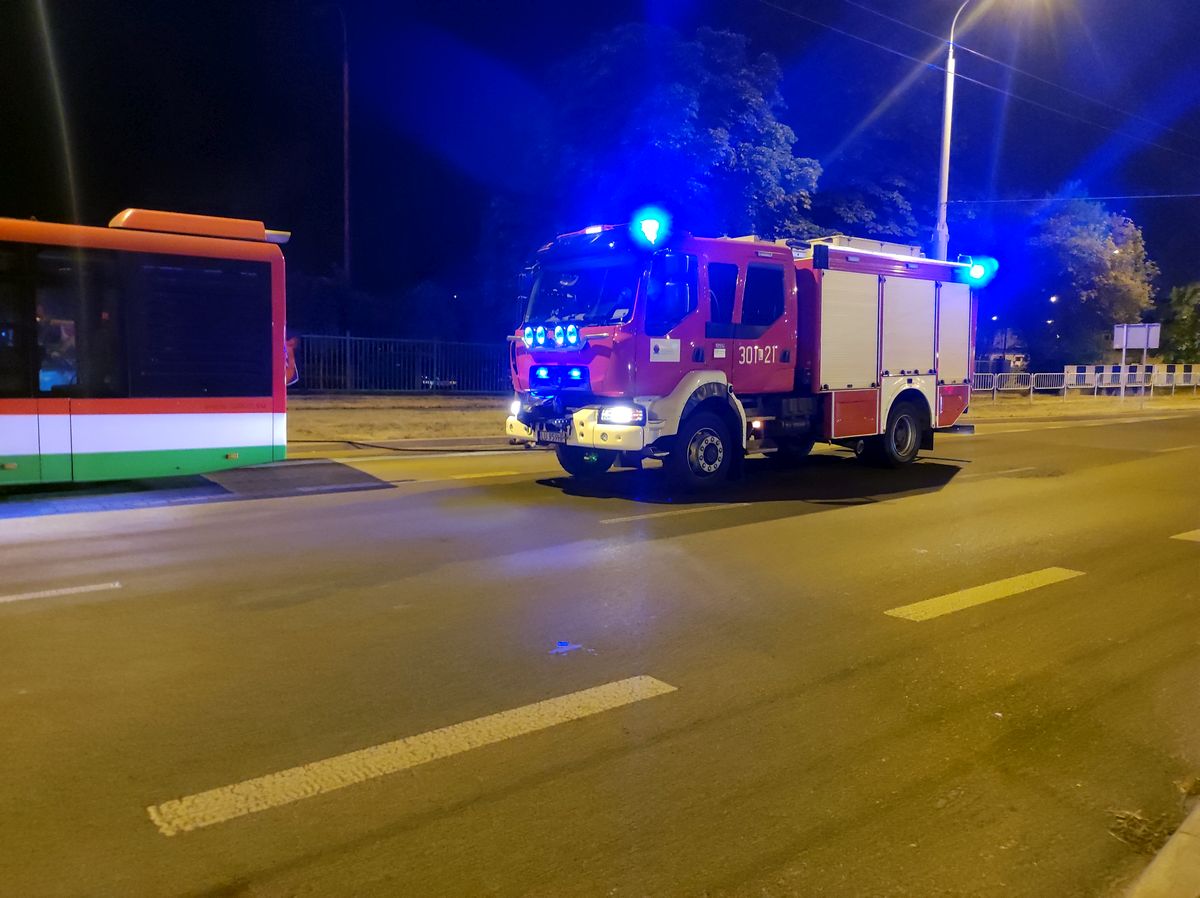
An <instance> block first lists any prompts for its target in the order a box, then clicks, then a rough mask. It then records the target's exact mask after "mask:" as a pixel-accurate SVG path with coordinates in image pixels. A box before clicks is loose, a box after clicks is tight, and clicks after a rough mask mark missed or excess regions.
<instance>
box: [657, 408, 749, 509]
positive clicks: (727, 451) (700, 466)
mask: <svg viewBox="0 0 1200 898" xmlns="http://www.w3.org/2000/svg"><path fill="white" fill-rule="evenodd" d="M734 451H735V448H734V446H733V443H732V442H731V441H730V438H729V428H728V427H726V426H725V422H724V421H722V420H721V419H720V418H718V417H717V416H716V415H714V414H711V413H709V412H699V413H697V414H695V415H692V416H691V417H690V418H688V419H686V420H685V421H684V422H683V425H682V426H681V427H680V428H679V433H678V434H676V436H675V448H674V449H673V450H672V451H671V454H670V455H669V456H668V457H667V461H666V464H665V465H664V467H665V468H666V469H667V476H668V477H670V478H671V481H672V482H673V483H674V484H675V485H676V486H677V487H680V488H681V489H684V490H689V491H694V490H706V489H711V488H713V487H715V486H718V485H720V484H721V483H723V482H724V481H725V479H726V478H727V477H728V476H729V467H730V464H731V463H732V461H733V453H734Z"/></svg>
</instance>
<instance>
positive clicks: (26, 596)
mask: <svg viewBox="0 0 1200 898" xmlns="http://www.w3.org/2000/svg"><path fill="white" fill-rule="evenodd" d="M120 588H121V584H120V583H116V582H114V583H91V584H89V585H87V586H68V587H65V588H63V589H43V590H41V591H39V592H21V593H17V594H15V595H11V596H0V605H4V604H7V603H9V602H29V601H32V600H33V599H56V598H58V597H59V596H73V595H78V594H80V593H85V592H104V591H105V590H109V589H120Z"/></svg>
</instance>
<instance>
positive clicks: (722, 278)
mask: <svg viewBox="0 0 1200 898" xmlns="http://www.w3.org/2000/svg"><path fill="white" fill-rule="evenodd" d="M737 276H738V267H737V266H736V265H730V264H729V263H728V262H710V263H709V265H708V301H709V304H710V305H709V320H710V321H712V322H713V323H714V324H729V323H730V322H731V321H733V297H734V295H735V294H736V293H737Z"/></svg>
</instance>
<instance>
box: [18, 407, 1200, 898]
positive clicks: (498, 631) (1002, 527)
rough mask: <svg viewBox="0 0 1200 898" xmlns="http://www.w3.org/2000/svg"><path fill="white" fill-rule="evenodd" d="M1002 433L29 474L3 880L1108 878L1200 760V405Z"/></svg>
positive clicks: (682, 883)
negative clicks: (135, 482) (807, 454)
mask: <svg viewBox="0 0 1200 898" xmlns="http://www.w3.org/2000/svg"><path fill="white" fill-rule="evenodd" d="M980 431H981V432H980V433H979V434H977V435H975V436H952V437H946V438H939V441H938V447H937V449H936V451H935V452H933V453H930V454H927V455H926V456H925V457H923V459H922V460H921V461H920V463H919V464H917V465H915V466H913V467H911V468H908V469H905V470H901V471H881V470H873V469H869V468H864V467H862V466H860V465H859V464H858V463H856V462H855V461H853V459H851V458H849V457H848V456H847V455H846V454H845V453H843V452H839V451H825V452H822V453H821V454H818V455H817V456H815V457H814V458H812V459H811V460H810V463H809V464H808V465H807V466H806V467H804V468H802V469H800V470H798V471H794V472H790V473H786V474H778V473H775V472H773V471H770V470H768V469H767V465H766V463H765V462H764V461H761V460H760V461H759V462H758V463H752V464H750V465H749V471H748V477H747V479H746V480H745V481H744V482H742V483H740V484H737V485H734V486H732V487H731V488H730V489H729V490H728V491H726V492H725V493H722V494H720V495H719V496H716V497H708V498H705V499H703V500H698V501H690V502H673V501H670V498H669V497H668V496H666V495H664V494H663V493H662V491H661V489H660V488H659V487H658V485H657V481H656V478H655V477H654V476H653V472H649V471H647V472H641V473H637V472H629V473H614V474H611V475H609V476H608V477H606V478H605V479H603V480H602V481H600V482H599V483H598V484H595V485H591V486H581V485H578V484H576V483H573V482H571V481H568V480H565V479H563V478H562V477H560V475H559V474H558V472H557V469H556V467H555V466H554V463H553V459H552V458H551V457H549V456H547V455H546V454H544V453H537V452H509V453H503V454H465V455H456V456H451V457H436V458H434V457H426V456H422V455H420V454H415V455H414V454H406V455H402V456H400V457H392V456H388V455H385V454H379V453H377V454H376V455H375V456H371V455H361V454H360V455H359V456H358V457H357V458H356V459H355V460H353V462H352V465H353V467H344V466H342V465H336V466H335V465H331V464H329V463H314V464H303V463H301V464H293V465H289V466H287V467H285V468H282V469H277V471H276V472H275V473H274V474H272V475H270V477H274V478H275V479H274V480H270V477H266V475H254V474H250V475H247V474H246V473H245V472H242V474H241V475H240V476H241V477H242V479H241V480H238V479H237V477H234V478H233V479H231V480H228V481H226V482H224V487H223V488H222V489H221V490H218V491H215V492H214V491H211V490H204V489H197V488H194V487H185V486H180V485H178V484H173V485H167V488H166V491H165V493H164V495H166V496H168V499H169V501H166V502H165V504H164V503H160V504H159V505H158V506H157V507H156V506H155V504H154V502H153V501H139V502H135V503H133V504H135V505H138V504H140V505H143V506H145V507H126V508H124V509H122V510H111V509H113V508H114V505H120V504H121V502H120V501H117V500H119V499H120V494H121V489H119V488H117V489H115V490H110V491H107V492H102V494H101V499H103V500H104V501H100V500H97V499H95V497H94V496H92V495H91V494H88V495H74V494H68V495H66V496H63V495H62V494H60V493H54V494H46V495H42V494H37V493H34V494H32V495H30V494H22V495H19V496H16V497H9V499H8V500H6V501H3V502H0V508H7V510H8V512H9V513H10V514H17V513H20V514H26V513H29V514H36V515H38V516H19V517H17V516H10V517H7V518H5V519H3V520H0V571H2V572H3V573H2V575H0V721H2V724H0V895H4V896H22V898H26V896H29V898H33V896H43V895H55V896H57V895H64V896H67V895H69V896H76V895H85V896H92V895H97V896H108V895H114V896H116V895H121V896H126V895H138V896H152V895H172V896H174V895H183V896H193V895H195V896H200V895H205V896H235V895H236V896H243V895H245V896H285V895H286V896H292V895H297V896H301V895H302V896H342V895H345V896H351V895H355V896H360V895H388V896H392V895H395V896H422V898H424V896H430V898H433V896H476V895H504V896H510V895H511V896H517V895H522V896H525V895H527V896H576V895H578V896H593V895H595V896H641V895H656V896H657V895H664V896H674V895H680V896H693V895H695V896H701V895H704V896H800V895H803V896H856V898H857V896H922V898H926V896H952V895H953V896H1006V898H1007V896H1014V895H1031V896H1042V895H1045V896H1055V898H1059V896H1074V895H1107V894H1109V893H1110V892H1111V891H1112V890H1113V889H1115V888H1116V887H1117V885H1118V884H1119V883H1121V882H1123V881H1125V880H1126V879H1127V878H1128V877H1129V876H1130V875H1132V874H1134V873H1136V871H1137V870H1138V869H1140V867H1141V866H1142V865H1144V863H1145V861H1146V857H1145V855H1143V854H1139V853H1138V851H1137V850H1136V847H1137V843H1138V840H1139V838H1142V839H1143V840H1144V841H1145V842H1146V843H1152V842H1153V839H1154V836H1155V829H1156V827H1157V828H1159V829H1162V828H1163V827H1166V828H1167V829H1169V826H1170V825H1171V824H1172V823H1174V822H1178V820H1179V819H1181V817H1182V814H1181V811H1180V794H1179V791H1178V789H1177V788H1176V786H1175V785H1173V784H1174V782H1175V781H1177V780H1181V779H1183V778H1184V777H1186V776H1187V775H1189V774H1194V773H1200V713H1198V712H1197V708H1198V707H1200V542H1198V541H1196V539H1195V537H1196V536H1200V534H1197V533H1195V531H1197V528H1200V479H1198V478H1197V460H1198V459H1200V417H1198V416H1195V415H1192V416H1172V417H1160V418H1156V419H1154V420H1145V421H1141V422H1138V423H1111V422H1099V423H1096V422H1078V421H1074V422H1058V423H1051V424H1044V423H1043V424H1035V423H1031V424H1023V423H1020V422H1015V423H1013V422H1006V423H1004V424H998V425H992V426H987V427H981V428H980ZM247 477H248V478H249V479H247ZM255 477H259V478H260V479H259V480H257V481H256V480H255V479H254V478H255ZM263 478H266V479H263ZM268 481H269V482H268ZM255 484H257V486H256V485H255ZM264 484H265V485H264ZM189 490H190V491H189ZM226 490H231V491H232V492H226ZM138 495H139V496H141V497H143V499H145V498H146V497H147V496H149V497H150V499H151V500H152V499H153V497H154V494H153V493H146V492H145V491H142V492H139V493H138ZM270 496H276V497H275V498H264V497H270ZM106 497H107V498H106ZM114 497H115V498H114ZM230 498H234V499H238V501H228V500H229V499H230ZM107 499H113V502H110V503H108V504H105V502H106V501H107ZM22 503H23V504H22ZM97 503H99V504H97ZM127 504H128V503H127ZM14 509H16V511H14ZM77 509H85V510H82V511H76V510H77ZM101 509H109V510H101ZM43 512H53V513H43ZM63 512H74V513H63ZM1186 534H1192V536H1193V538H1192V539H1179V538H1173V537H1177V536H1180V535H1186ZM997 584H998V585H997ZM932 599H937V600H938V601H936V602H933V603H931V604H925V603H927V602H928V601H929V600H932ZM889 611H890V612H893V613H892V614H888V613H886V612H889ZM300 765H310V766H307V767H303V768H302V769H299V770H297V769H296V768H297V767H300ZM273 775H274V776H273ZM1135 810H1137V811H1141V814H1142V817H1144V818H1145V820H1146V821H1148V822H1147V823H1146V825H1145V826H1141V827H1136V826H1135V827H1134V829H1135V830H1137V831H1136V832H1131V831H1130V830H1129V827H1128V825H1127V823H1126V825H1125V828H1124V829H1122V828H1121V827H1122V824H1121V823H1120V822H1119V818H1118V816H1117V815H1116V813H1114V812H1120V811H1135ZM1159 817H1161V818H1162V819H1161V821H1160V820H1158V819H1157V818H1159ZM1110 830H1112V831H1115V832H1116V834H1117V835H1118V836H1124V837H1126V838H1127V839H1128V840H1129V842H1133V843H1135V844H1133V845H1131V844H1129V843H1128V842H1126V841H1121V840H1120V839H1119V838H1114V834H1113V832H1112V831H1110ZM1142 847H1146V848H1147V850H1149V848H1152V845H1143V846H1142Z"/></svg>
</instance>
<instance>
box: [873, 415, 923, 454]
mask: <svg viewBox="0 0 1200 898" xmlns="http://www.w3.org/2000/svg"><path fill="white" fill-rule="evenodd" d="M924 427H925V422H924V420H923V418H922V416H921V413H920V412H919V411H917V407H916V406H915V405H913V404H912V403H911V402H897V403H896V404H895V405H893V406H892V410H891V411H890V412H888V420H887V429H886V430H885V431H884V432H883V433H882V434H880V435H879V436H877V437H875V439H874V440H871V441H869V442H870V443H872V444H873V446H871V449H870V454H871V455H872V456H873V459H872V460H873V461H875V462H876V463H877V464H881V465H883V466H884V467H885V468H898V467H900V466H901V465H907V464H909V463H910V462H912V461H913V460H914V459H915V458H916V457H917V450H919V449H920V448H921V431H922V430H923V429H924Z"/></svg>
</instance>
